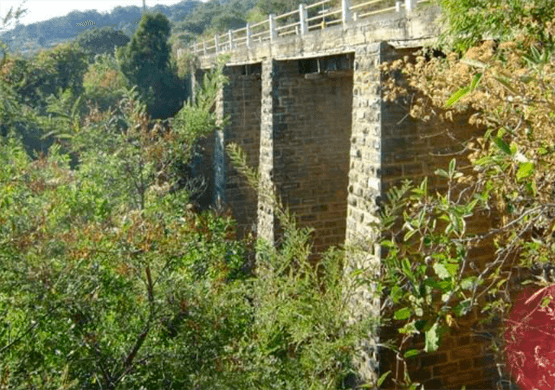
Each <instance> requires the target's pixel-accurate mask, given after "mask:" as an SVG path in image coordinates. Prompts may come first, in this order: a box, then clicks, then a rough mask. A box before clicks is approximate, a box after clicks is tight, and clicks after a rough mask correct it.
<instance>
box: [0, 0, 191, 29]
mask: <svg viewBox="0 0 555 390" xmlns="http://www.w3.org/2000/svg"><path fill="white" fill-rule="evenodd" d="M180 1H181V0H146V5H147V7H152V6H155V5H156V4H163V5H172V4H176V3H179V2H180ZM21 3H22V1H21V0H0V18H4V16H6V14H7V13H8V11H9V9H10V7H12V6H13V7H14V11H15V10H16V9H17V7H18V6H19V5H20V4H21ZM129 5H135V6H137V7H139V8H142V7H143V0H92V1H91V0H27V1H25V3H24V5H23V8H25V9H27V10H28V12H27V14H26V15H25V16H23V17H21V18H20V23H22V24H30V23H35V22H40V21H43V20H48V19H51V18H54V17H56V16H64V15H67V14H68V13H70V12H71V11H74V10H76V11H86V10H91V9H95V10H97V11H98V12H100V13H103V12H109V11H111V10H112V9H113V8H115V7H117V6H122V7H126V6H129ZM1 26H2V23H1V21H0V31H1Z"/></svg>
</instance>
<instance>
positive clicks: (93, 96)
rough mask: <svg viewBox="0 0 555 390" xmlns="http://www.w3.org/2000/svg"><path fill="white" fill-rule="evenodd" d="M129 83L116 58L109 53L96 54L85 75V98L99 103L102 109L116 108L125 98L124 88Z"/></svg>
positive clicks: (93, 102) (94, 103) (95, 103)
mask: <svg viewBox="0 0 555 390" xmlns="http://www.w3.org/2000/svg"><path fill="white" fill-rule="evenodd" d="M126 87H129V83H128V81H127V79H126V78H125V76H124V75H123V73H122V72H121V70H120V69H119V66H118V64H117V62H116V60H115V58H114V57H112V56H111V55H108V54H102V55H97V56H95V59H94V63H92V64H90V65H89V68H88V69H87V72H86V73H85V74H84V75H83V88H84V98H85V99H86V100H90V101H91V103H92V104H93V105H97V106H98V107H99V108H100V110H101V111H105V110H107V109H108V108H115V106H116V104H117V102H118V101H119V100H120V99H121V98H123V89H124V88H126Z"/></svg>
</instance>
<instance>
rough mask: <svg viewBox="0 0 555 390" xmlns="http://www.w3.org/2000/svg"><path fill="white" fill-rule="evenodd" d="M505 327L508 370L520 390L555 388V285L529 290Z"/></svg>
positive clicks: (519, 299) (521, 297)
mask: <svg viewBox="0 0 555 390" xmlns="http://www.w3.org/2000/svg"><path fill="white" fill-rule="evenodd" d="M505 325H506V331H505V344H506V349H505V356H506V358H507V367H508V368H509V370H510V372H511V375H512V377H513V378H514V379H515V381H516V382H517V384H518V385H519V387H520V389H521V390H553V389H555V285H553V286H549V287H544V288H541V289H539V290H538V289H528V290H525V291H524V292H523V293H522V294H521V295H520V296H519V297H518V299H517V300H516V302H515V304H514V306H513V309H512V311H511V315H510V316H509V319H508V320H506V322H505Z"/></svg>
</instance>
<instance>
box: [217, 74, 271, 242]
mask: <svg viewBox="0 0 555 390" xmlns="http://www.w3.org/2000/svg"><path fill="white" fill-rule="evenodd" d="M248 70H249V69H248V68H247V67H244V66H237V67H231V68H229V69H228V70H227V72H226V73H227V76H228V77H229V84H227V85H226V87H225V94H224V99H225V101H224V106H225V114H226V115H227V116H228V118H229V124H228V125H227V126H226V127H225V143H226V145H227V144H229V143H236V144H238V145H239V146H240V147H241V148H242V149H243V150H244V151H245V152H246V154H247V164H248V165H249V166H250V167H253V168H258V163H259V155H260V115H261V93H262V82H261V75H260V72H259V71H258V72H254V73H252V74H247V73H248ZM225 171H226V174H225V176H226V187H225V192H226V194H225V197H226V204H227V205H228V206H230V207H231V209H232V212H233V216H234V217H235V219H236V220H237V222H238V224H239V226H238V228H239V229H238V230H239V235H240V236H244V235H245V234H247V233H249V232H252V231H255V230H256V219H257V203H258V199H257V195H256V191H255V190H254V189H253V188H252V187H251V186H250V185H249V184H248V183H247V181H246V179H245V178H244V177H243V176H242V175H241V174H239V173H238V172H237V170H236V169H235V167H234V166H233V164H232V163H231V161H230V159H229V156H227V153H226V159H225Z"/></svg>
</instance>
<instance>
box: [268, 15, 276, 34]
mask: <svg viewBox="0 0 555 390" xmlns="http://www.w3.org/2000/svg"><path fill="white" fill-rule="evenodd" d="M268 18H269V21H270V41H275V40H276V39H277V31H276V15H274V14H271V15H270V16H269V17H268Z"/></svg>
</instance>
